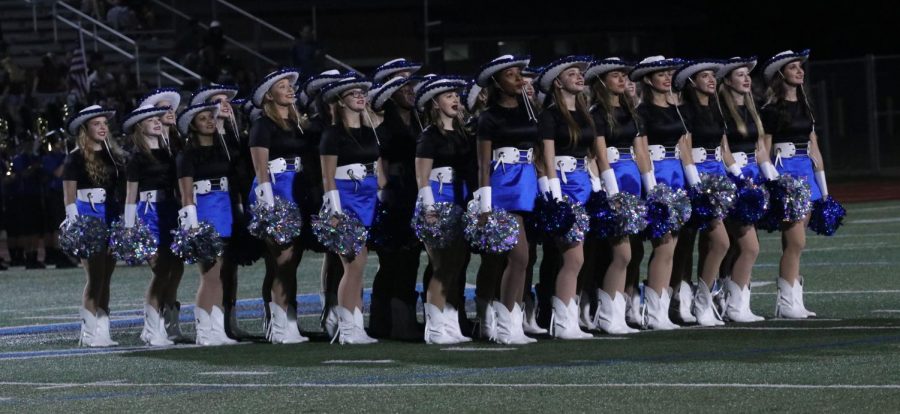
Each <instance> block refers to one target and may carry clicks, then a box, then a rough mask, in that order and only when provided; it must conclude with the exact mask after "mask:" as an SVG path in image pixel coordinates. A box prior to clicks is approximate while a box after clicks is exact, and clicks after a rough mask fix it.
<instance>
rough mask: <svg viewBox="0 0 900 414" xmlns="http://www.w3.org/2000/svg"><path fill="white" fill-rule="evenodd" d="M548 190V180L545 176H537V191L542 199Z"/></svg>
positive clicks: (545, 196)
mask: <svg viewBox="0 0 900 414" xmlns="http://www.w3.org/2000/svg"><path fill="white" fill-rule="evenodd" d="M549 192H550V180H548V179H547V177H546V176H544V177H540V178H538V193H540V194H539V195H540V196H541V197H544V200H546V199H547V193H549Z"/></svg>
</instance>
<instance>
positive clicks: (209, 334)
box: [194, 306, 221, 346]
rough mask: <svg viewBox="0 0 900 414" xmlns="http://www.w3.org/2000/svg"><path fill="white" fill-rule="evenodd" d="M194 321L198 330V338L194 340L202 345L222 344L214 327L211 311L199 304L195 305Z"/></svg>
mask: <svg viewBox="0 0 900 414" xmlns="http://www.w3.org/2000/svg"><path fill="white" fill-rule="evenodd" d="M194 322H195V330H196V338H195V340H194V342H195V343H196V344H197V345H200V346H218V345H221V343H220V342H219V339H218V338H217V337H216V335H215V332H214V329H215V328H214V327H213V320H212V317H210V315H209V313H207V312H206V310H204V309H203V308H201V307H199V306H194Z"/></svg>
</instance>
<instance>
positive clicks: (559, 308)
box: [550, 296, 593, 339]
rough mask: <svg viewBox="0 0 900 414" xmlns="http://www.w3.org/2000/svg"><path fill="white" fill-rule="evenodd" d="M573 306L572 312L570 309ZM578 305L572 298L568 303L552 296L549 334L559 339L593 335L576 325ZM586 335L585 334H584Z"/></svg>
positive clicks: (582, 337) (583, 337) (585, 337)
mask: <svg viewBox="0 0 900 414" xmlns="http://www.w3.org/2000/svg"><path fill="white" fill-rule="evenodd" d="M573 308H574V312H573V311H572V309H573ZM578 313H579V312H578V305H576V304H575V300H574V299H570V300H569V304H568V305H567V304H565V303H563V301H562V300H560V299H559V298H558V297H556V296H554V297H553V316H551V317H550V335H551V336H553V337H554V338H559V339H587V338H589V337H593V335H591V334H589V333H585V332H583V331H582V330H581V328H580V327H579V326H578ZM586 335H587V336H586Z"/></svg>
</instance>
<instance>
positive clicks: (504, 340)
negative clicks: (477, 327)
mask: <svg viewBox="0 0 900 414" xmlns="http://www.w3.org/2000/svg"><path fill="white" fill-rule="evenodd" d="M491 310H493V313H494V323H495V328H494V332H495V336H494V337H492V338H491V340H493V341H494V342H497V343H498V344H504V345H525V344H528V343H530V342H529V341H527V340H526V339H524V338H521V337H518V336H517V335H516V330H515V328H514V327H513V324H514V322H513V312H511V311H510V310H509V309H507V308H506V305H504V304H503V303H502V302H499V301H494V302H491ZM487 313H491V312H487ZM516 319H518V318H516ZM519 329H521V325H520V328H519ZM523 336H524V335H523Z"/></svg>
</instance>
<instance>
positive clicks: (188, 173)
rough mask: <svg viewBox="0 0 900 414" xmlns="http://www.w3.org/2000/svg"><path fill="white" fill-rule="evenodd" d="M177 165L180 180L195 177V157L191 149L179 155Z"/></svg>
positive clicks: (176, 160) (176, 159)
mask: <svg viewBox="0 0 900 414" xmlns="http://www.w3.org/2000/svg"><path fill="white" fill-rule="evenodd" d="M175 165H176V168H177V170H178V178H185V177H193V176H194V155H193V151H192V150H191V149H190V148H186V149H185V150H184V151H181V152H179V153H178V157H177V158H175Z"/></svg>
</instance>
